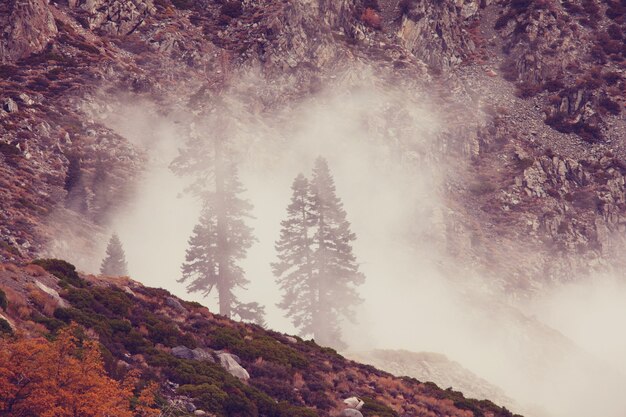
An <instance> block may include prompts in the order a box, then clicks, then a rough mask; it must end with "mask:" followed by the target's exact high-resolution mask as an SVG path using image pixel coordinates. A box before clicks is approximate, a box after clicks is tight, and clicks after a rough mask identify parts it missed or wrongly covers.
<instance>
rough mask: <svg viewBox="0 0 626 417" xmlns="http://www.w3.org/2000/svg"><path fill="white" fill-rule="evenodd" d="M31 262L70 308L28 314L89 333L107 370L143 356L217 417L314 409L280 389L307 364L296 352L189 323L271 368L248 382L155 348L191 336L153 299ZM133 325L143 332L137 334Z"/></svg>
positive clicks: (308, 414)
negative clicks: (56, 282)
mask: <svg viewBox="0 0 626 417" xmlns="http://www.w3.org/2000/svg"><path fill="white" fill-rule="evenodd" d="M35 263H36V264H37V265H40V266H42V267H43V268H44V269H46V270H47V271H49V272H50V273H52V274H54V275H55V276H57V277H58V278H59V279H60V280H61V282H62V283H63V286H64V287H65V289H64V291H63V292H62V293H61V295H62V296H63V297H64V298H65V299H66V300H67V301H68V302H69V303H70V304H71V307H68V308H57V309H56V310H55V311H54V314H53V317H46V316H45V315H42V314H40V313H39V312H35V313H34V314H33V315H32V319H33V320H34V321H36V322H39V323H42V324H43V325H45V326H46V327H47V328H48V329H49V330H50V331H51V332H52V333H57V332H58V331H59V330H60V329H62V328H64V327H66V326H67V325H68V324H70V323H72V322H75V323H78V324H80V325H82V326H84V327H86V328H89V329H92V330H93V331H95V332H96V333H97V334H98V339H99V341H100V343H101V344H102V345H103V347H102V352H103V357H104V362H105V367H106V369H107V371H108V372H109V374H110V375H113V376H114V375H118V374H119V375H123V372H121V371H119V369H118V368H119V367H118V363H117V362H118V361H117V358H122V357H124V356H125V354H126V353H127V352H128V353H131V354H142V355H143V356H144V357H145V359H146V362H147V363H148V364H149V365H151V366H153V367H158V368H160V369H161V371H160V372H162V373H163V374H164V375H165V376H166V377H167V378H168V379H169V380H171V381H173V382H175V383H177V384H179V385H180V388H179V389H178V393H179V394H181V395H188V396H190V397H192V398H193V399H194V403H195V404H196V406H198V407H199V408H202V409H204V410H206V411H207V412H211V413H216V414H217V415H220V416H238V415H241V416H258V415H264V416H271V417H296V416H305V417H314V416H316V415H317V414H316V413H315V412H314V411H312V410H310V409H307V408H305V407H303V406H302V405H300V406H298V405H293V404H294V403H295V404H297V403H301V400H300V399H299V398H297V397H295V396H291V397H289V396H287V395H286V392H287V391H292V392H293V388H291V385H290V384H287V385H285V382H286V381H289V380H290V378H291V374H292V372H293V369H295V368H304V367H306V366H307V365H308V362H307V360H306V358H305V357H304V356H303V355H302V354H301V353H299V352H297V351H296V350H294V349H291V348H290V347H288V346H285V345H283V344H281V343H280V342H278V341H277V340H274V339H273V338H271V337H269V336H266V335H264V334H262V333H261V332H259V333H258V334H256V333H255V334H254V337H253V338H252V339H251V340H245V339H244V337H243V336H242V334H241V333H240V332H239V331H238V330H236V329H231V328H228V327H219V326H217V325H213V324H212V323H211V322H210V321H208V320H202V321H200V322H199V323H196V324H195V325H194V326H193V327H194V328H195V329H197V330H200V331H199V332H198V333H201V334H205V335H206V336H207V337H208V339H209V340H210V344H211V347H213V348H215V349H228V350H229V351H231V352H233V353H235V354H237V355H239V356H240V357H241V358H242V359H243V360H244V361H248V362H249V363H252V362H253V361H255V360H256V359H257V358H260V357H261V358H263V359H264V361H263V364H264V365H265V366H268V367H269V369H273V371H272V372H271V373H270V374H267V379H266V380H265V381H263V380H260V381H259V383H258V384H256V385H252V386H248V385H245V384H243V383H242V382H241V381H239V380H238V379H237V378H235V377H233V376H231V375H230V374H229V373H228V372H226V371H225V370H224V369H223V368H222V367H221V366H220V365H218V364H214V363H211V362H208V361H202V362H200V361H194V360H186V359H180V358H176V357H174V356H173V355H171V354H170V353H169V352H166V351H164V350H162V348H159V346H163V345H164V346H169V347H173V346H178V345H185V346H187V347H190V348H194V347H196V346H197V342H196V339H195V338H194V337H193V336H192V335H191V334H190V333H187V332H184V331H181V330H180V329H179V328H178V326H177V325H176V324H175V323H174V322H173V321H172V320H171V319H169V318H168V317H166V316H161V315H159V314H157V313H156V312H155V311H156V310H157V306H158V303H157V302H152V301H142V300H138V299H136V298H133V297H131V296H130V295H128V294H126V293H125V292H124V291H122V290H120V289H118V288H116V287H100V286H95V285H90V284H88V283H87V282H85V281H84V280H82V279H81V278H80V277H79V276H78V274H76V270H75V268H74V266H73V265H71V264H69V263H67V262H64V261H60V260H56V259H43V260H38V261H36V262H35ZM140 291H141V292H144V293H146V294H150V295H151V296H152V297H154V299H157V300H158V299H163V298H165V297H167V296H169V293H168V292H167V291H165V290H161V289H141V290H140ZM0 326H2V324H0ZM139 328H142V329H143V331H142V332H140V331H139V330H138V329H139ZM0 331H1V327H0ZM278 370H280V372H279V371H278ZM277 375H282V376H281V378H284V379H281V380H280V381H278V380H277V379H276V377H277ZM263 382H265V383H263ZM281 386H282V390H283V391H284V392H283V394H282V395H278V396H276V397H274V398H276V399H278V400H279V402H277V401H276V400H275V399H274V398H273V396H274V395H275V394H276V390H277V389H280V387H281ZM267 391H269V392H267ZM270 395H272V396H270ZM287 401H288V402H287ZM290 403H291V404H290ZM327 404H330V403H329V401H328V399H326V401H325V403H324V406H325V407H326V406H327Z"/></svg>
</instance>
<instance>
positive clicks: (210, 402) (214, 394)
mask: <svg viewBox="0 0 626 417" xmlns="http://www.w3.org/2000/svg"><path fill="white" fill-rule="evenodd" d="M176 393H177V394H179V395H186V396H188V397H192V398H193V399H194V404H195V405H196V406H197V407H199V408H201V409H202V410H204V411H208V412H213V413H215V412H217V413H223V412H224V408H223V404H224V403H225V402H226V399H227V398H228V395H227V394H226V393H225V392H224V391H222V390H221V389H220V388H219V387H218V386H217V385H214V384H208V383H205V384H200V385H189V384H187V385H183V386H181V387H180V388H178V389H177V390H176Z"/></svg>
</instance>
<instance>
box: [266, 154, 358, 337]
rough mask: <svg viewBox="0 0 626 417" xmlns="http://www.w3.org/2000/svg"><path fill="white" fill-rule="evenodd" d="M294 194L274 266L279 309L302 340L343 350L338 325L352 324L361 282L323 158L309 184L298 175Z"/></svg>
mask: <svg viewBox="0 0 626 417" xmlns="http://www.w3.org/2000/svg"><path fill="white" fill-rule="evenodd" d="M292 191H293V195H292V199H291V203H290V204H289V206H288V207H287V219H286V220H284V221H283V222H282V223H281V226H282V230H281V236H280V239H279V240H278V242H277V243H276V250H277V252H278V262H276V263H274V264H273V265H272V266H273V271H274V275H275V276H276V277H277V282H278V283H279V285H280V287H281V289H282V290H283V299H282V301H281V303H280V304H279V307H281V308H283V309H285V310H287V315H288V316H289V317H291V319H292V322H293V323H294V325H295V326H296V327H297V328H298V329H299V330H300V332H301V334H302V335H303V336H305V335H313V337H314V338H315V340H316V341H317V342H318V343H320V344H322V345H334V346H337V347H343V346H344V344H343V342H342V341H341V334H340V320H341V317H343V318H346V319H348V320H350V321H354V306H356V305H357V304H358V303H360V302H361V299H360V297H359V295H358V293H357V291H356V286H357V285H360V284H362V283H363V282H364V280H365V277H364V276H363V274H361V273H360V272H359V268H358V264H357V263H356V258H355V256H354V254H353V252H352V246H351V242H352V241H354V240H355V239H356V236H355V234H354V233H352V232H351V231H350V223H349V222H348V220H347V219H346V212H345V210H344V209H343V203H342V202H341V200H340V199H339V197H337V195H336V190H335V183H334V180H333V178H332V176H331V174H330V170H329V169H328V163H327V162H326V160H325V159H324V158H321V157H320V158H318V159H317V160H316V161H315V167H314V169H313V177H312V179H311V181H310V182H309V181H307V180H306V178H304V176H302V175H299V176H298V177H297V178H296V179H295V181H294V183H293V186H292Z"/></svg>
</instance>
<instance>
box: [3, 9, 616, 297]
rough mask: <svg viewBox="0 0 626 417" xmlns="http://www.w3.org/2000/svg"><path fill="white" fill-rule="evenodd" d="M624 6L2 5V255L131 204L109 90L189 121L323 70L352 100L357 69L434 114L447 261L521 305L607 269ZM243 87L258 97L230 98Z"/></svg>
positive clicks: (289, 90)
mask: <svg viewBox="0 0 626 417" xmlns="http://www.w3.org/2000/svg"><path fill="white" fill-rule="evenodd" d="M624 7H625V6H624V5H623V4H622V3H620V2H618V1H610V2H597V1H595V0H583V1H572V2H567V3H560V2H553V1H550V0H536V1H535V0H511V1H508V0H507V1H495V2H494V1H489V0H488V1H482V2H478V1H474V0H465V1H456V2H417V1H411V0H403V1H399V2H398V1H395V0H380V1H378V2H376V1H360V0H341V1H332V2H331V1H328V2H327V1H307V2H298V3H293V4H292V3H288V2H281V1H270V2H259V1H253V0H245V1H243V2H241V3H240V2H226V1H217V0H216V1H210V0H202V1H190V0H154V1H153V0H137V1H133V2H122V1H118V0H89V1H84V0H54V1H51V2H46V1H44V0H27V1H16V0H9V1H6V2H3V4H2V5H1V6H0V21H1V22H3V24H2V27H3V32H2V36H1V38H0V61H1V62H2V66H1V67H0V88H1V89H0V95H1V97H0V101H1V104H2V109H1V110H0V151H1V152H0V155H1V159H0V161H1V165H0V169H1V170H2V176H1V177H0V180H1V181H2V182H3V183H2V187H1V188H0V193H2V201H3V204H2V207H1V210H2V211H1V216H0V231H1V234H0V236H1V237H2V240H1V243H0V251H1V256H2V257H3V259H5V260H27V259H32V258H33V257H34V256H35V255H36V254H38V253H42V252H50V247H49V244H50V242H51V240H52V236H55V235H57V236H58V235H59V234H62V233H69V234H71V235H72V236H74V237H75V236H79V237H80V238H81V239H82V242H83V243H84V244H83V245H81V246H82V247H85V248H89V247H90V244H93V243H92V241H93V239H90V238H89V236H94V235H97V234H98V233H100V232H101V230H102V229H101V227H102V226H106V225H107V222H108V221H109V217H110V213H111V210H112V209H114V208H116V207H119V206H120V205H121V204H123V203H124V201H125V200H126V199H127V196H128V195H129V194H132V192H133V186H134V184H135V182H134V181H132V179H133V178H138V176H139V175H140V172H141V167H142V166H143V161H144V157H143V155H144V151H145V149H142V148H141V147H137V146H136V145H135V146H134V145H131V144H129V143H128V142H127V140H125V138H124V137H121V136H120V135H119V134H118V133H117V132H115V131H114V130H112V129H111V128H110V127H107V126H106V125H105V124H103V123H102V120H103V118H104V117H106V115H107V114H108V113H110V112H111V111H114V110H115V105H116V99H117V98H119V96H120V95H121V94H129V95H131V96H133V97H136V98H141V99H145V100H149V101H150V102H153V103H156V104H158V106H159V111H161V112H163V114H173V113H177V112H178V113H180V114H187V115H188V114H189V113H190V110H191V109H192V108H194V110H193V111H194V112H195V113H194V114H199V113H198V112H201V108H202V103H206V102H211V101H212V100H213V99H214V98H215V97H218V96H219V95H220V94H222V92H224V91H227V90H228V91H229V92H230V93H235V94H238V95H239V96H240V97H242V99H243V100H245V102H246V103H247V104H246V106H247V109H246V111H247V112H250V113H252V114H255V113H256V114H262V113H263V112H267V111H270V110H275V109H276V108H280V107H284V106H290V105H293V104H294V103H297V102H298V100H300V99H301V98H304V97H307V96H310V95H311V94H314V93H315V92H316V91H319V89H320V88H323V87H324V86H327V85H329V84H330V85H332V83H333V82H334V81H333V80H335V77H336V74H349V75H348V78H349V79H352V81H351V82H353V83H355V84H356V85H358V83H359V82H360V81H359V78H360V77H362V72H360V71H359V70H357V71H351V72H350V71H349V72H346V70H347V69H349V68H359V65H366V66H367V67H368V68H371V69H372V71H373V73H374V74H375V77H376V78H377V79H378V80H379V81H378V82H379V83H380V84H381V85H383V86H384V85H389V86H391V85H394V86H396V87H398V86H400V88H402V89H404V90H405V91H415V94H416V95H420V94H425V95H427V96H428V97H430V99H431V100H432V104H433V106H435V107H436V108H437V111H438V112H440V113H441V114H442V115H443V116H442V119H443V123H442V126H445V127H444V128H443V129H442V131H441V132H439V133H438V139H437V141H436V146H435V148H434V149H428V155H427V157H428V158H429V159H431V160H434V161H435V163H438V164H441V165H445V166H454V167H456V168H455V169H454V170H452V171H451V172H449V173H448V178H447V180H446V181H445V184H444V185H443V187H442V189H441V190H439V192H441V193H442V194H443V195H444V196H445V198H446V199H447V201H448V202H447V205H448V210H447V211H446V212H445V214H444V217H445V218H444V226H443V231H442V233H441V234H442V235H445V236H444V237H443V238H442V240H443V245H444V246H446V247H447V250H448V251H449V253H451V254H453V255H454V256H457V257H459V258H460V259H464V260H465V261H467V262H469V263H471V264H472V265H474V266H475V267H477V268H482V269H483V270H484V273H485V274H493V272H494V271H497V272H496V273H495V274H494V278H496V280H495V282H497V283H498V285H499V286H501V287H504V288H507V289H509V290H514V292H516V293H524V294H525V293H528V292H532V291H535V290H536V289H537V288H539V287H541V286H542V285H544V284H546V283H547V282H552V281H562V280H568V279H571V277H572V276H578V275H580V274H583V275H584V274H585V273H588V272H590V270H591V269H593V268H603V267H606V266H607V265H612V264H614V263H616V262H617V263H619V262H620V257H619V256H618V254H619V252H620V249H621V247H622V239H621V238H620V237H619V236H620V234H621V231H622V229H623V218H622V216H623V212H624V201H625V200H626V196H625V194H624V183H625V181H624V172H625V168H624V165H623V162H622V161H623V157H624V149H623V146H622V144H621V140H620V138H621V137H622V136H623V132H624V121H623V115H622V111H621V108H622V107H623V105H624V103H623V102H622V97H623V89H624V88H625V84H624V80H623V62H624V61H623V59H624V53H625V52H624V48H623V40H622V33H623V30H622V25H623V22H624V19H625V18H624ZM251 74H254V77H255V78H259V79H261V80H263V81H262V82H260V83H259V82H254V81H252V82H249V83H248V84H246V83H247V82H246V81H245V80H246V79H250V76H251ZM344 78H345V75H344ZM344 81H345V80H344ZM396 123H397V122H396ZM389 139H390V140H393V138H392V137H390V138H389ZM400 150H401V151H403V149H402V148H401V149H400ZM404 151H407V149H404ZM129 179H130V181H129ZM61 223H62V224H65V225H67V224H71V230H66V229H67V227H63V228H60V227H59V226H58V225H59V224H61ZM478 225H480V226H478ZM57 249H59V248H57ZM61 249H64V248H61ZM67 249H68V248H65V250H67Z"/></svg>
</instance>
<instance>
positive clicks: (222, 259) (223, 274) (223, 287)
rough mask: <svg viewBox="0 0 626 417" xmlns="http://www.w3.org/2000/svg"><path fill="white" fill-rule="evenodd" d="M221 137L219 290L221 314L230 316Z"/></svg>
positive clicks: (217, 172) (217, 182) (217, 168)
mask: <svg viewBox="0 0 626 417" xmlns="http://www.w3.org/2000/svg"><path fill="white" fill-rule="evenodd" d="M221 145H222V144H221V137H220V136H218V137H217V138H216V140H215V197H216V207H215V209H216V214H217V216H216V217H217V220H216V228H217V247H216V250H217V263H218V277H217V292H218V297H219V300H220V314H221V315H223V316H226V317H230V313H231V306H232V297H231V285H230V275H229V271H228V248H227V245H228V230H227V224H226V223H227V220H226V202H225V201H224V195H225V190H224V176H225V172H224V170H225V167H224V160H223V156H222V146H221Z"/></svg>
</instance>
